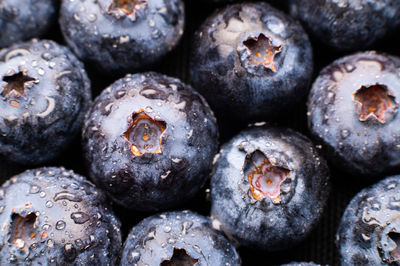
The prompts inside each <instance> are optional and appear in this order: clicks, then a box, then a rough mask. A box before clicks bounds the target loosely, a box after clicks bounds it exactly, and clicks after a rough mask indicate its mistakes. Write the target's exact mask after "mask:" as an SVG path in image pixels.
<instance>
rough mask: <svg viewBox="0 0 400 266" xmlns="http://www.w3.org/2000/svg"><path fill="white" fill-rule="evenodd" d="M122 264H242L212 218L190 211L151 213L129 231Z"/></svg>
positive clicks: (163, 265)
mask: <svg viewBox="0 0 400 266" xmlns="http://www.w3.org/2000/svg"><path fill="white" fill-rule="evenodd" d="M121 265H160V266H170V265H171V266H172V265H178V266H179V265H181V266H183V265H185V266H189V265H190V266H194V265H224V266H225V265H231V266H234V265H240V258H239V254H238V253H237V251H236V249H235V247H234V246H233V245H232V244H231V243H230V242H229V241H228V240H227V239H226V238H225V237H224V236H223V235H222V233H221V232H218V231H216V230H214V229H213V228H212V223H211V220H210V219H209V218H206V217H204V216H201V215H198V214H195V213H193V212H190V211H174V212H166V213H162V214H157V215H154V216H150V217H148V218H146V219H144V220H143V221H141V222H140V223H139V224H137V225H136V226H135V227H134V228H133V229H132V231H131V232H130V233H129V235H128V237H127V240H126V241H125V244H124V248H123V251H122V259H121Z"/></svg>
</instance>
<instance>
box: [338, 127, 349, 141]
mask: <svg viewBox="0 0 400 266" xmlns="http://www.w3.org/2000/svg"><path fill="white" fill-rule="evenodd" d="M340 135H341V136H342V138H344V139H345V138H347V137H348V136H349V135H350V131H349V130H347V129H343V130H342V131H341V132H340Z"/></svg>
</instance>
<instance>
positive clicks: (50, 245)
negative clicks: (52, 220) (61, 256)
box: [46, 239, 54, 248]
mask: <svg viewBox="0 0 400 266" xmlns="http://www.w3.org/2000/svg"><path fill="white" fill-rule="evenodd" d="M46 245H47V246H48V247H49V248H52V247H53V246H54V241H53V240H52V239H48V240H47V242H46Z"/></svg>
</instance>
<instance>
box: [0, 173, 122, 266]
mask: <svg viewBox="0 0 400 266" xmlns="http://www.w3.org/2000/svg"><path fill="white" fill-rule="evenodd" d="M0 224H1V225H2V226H1V230H0V264H1V265H10V264H12V265H89V264H92V265H114V264H115V263H116V262H117V260H118V258H119V253H120V249H121V244H122V243H121V234H120V222H119V220H118V219H117V218H116V217H115V216H114V214H113V213H112V210H111V209H110V207H109V206H108V204H107V200H106V197H105V195H104V194H103V192H101V191H100V190H98V189H97V188H95V186H94V185H93V184H92V183H90V182H88V181H87V180H86V179H85V178H84V177H83V176H80V175H77V174H75V173H74V172H72V171H67V170H65V169H64V168H55V167H49V168H39V169H34V170H28V171H26V172H24V173H22V174H20V175H17V176H14V177H12V178H10V179H9V180H8V181H6V182H5V183H4V184H3V186H2V187H1V188H0Z"/></svg>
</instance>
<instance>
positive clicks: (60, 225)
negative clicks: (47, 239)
mask: <svg viewBox="0 0 400 266" xmlns="http://www.w3.org/2000/svg"><path fill="white" fill-rule="evenodd" d="M64 228H65V222H64V221H63V220H59V221H58V222H57V223H56V229H57V230H63V229H64Z"/></svg>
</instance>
